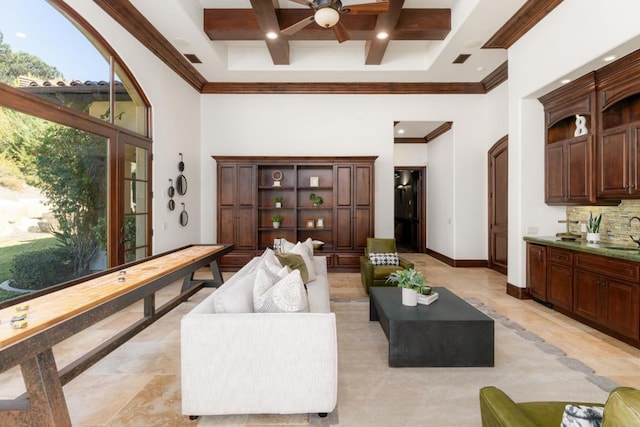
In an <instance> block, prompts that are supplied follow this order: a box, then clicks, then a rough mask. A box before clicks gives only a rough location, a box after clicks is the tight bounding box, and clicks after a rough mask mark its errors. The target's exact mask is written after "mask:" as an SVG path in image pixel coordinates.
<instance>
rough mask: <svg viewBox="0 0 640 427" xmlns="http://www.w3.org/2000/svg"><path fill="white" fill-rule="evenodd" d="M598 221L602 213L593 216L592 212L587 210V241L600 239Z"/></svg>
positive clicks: (593, 241)
mask: <svg viewBox="0 0 640 427" xmlns="http://www.w3.org/2000/svg"><path fill="white" fill-rule="evenodd" d="M600 221H602V214H601V213H600V214H598V215H597V216H593V212H589V220H588V221H587V242H588V243H598V242H599V241H600Z"/></svg>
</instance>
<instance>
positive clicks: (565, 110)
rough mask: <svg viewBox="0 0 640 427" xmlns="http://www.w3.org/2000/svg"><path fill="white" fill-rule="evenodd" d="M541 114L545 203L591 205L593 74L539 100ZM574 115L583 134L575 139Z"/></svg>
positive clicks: (592, 195)
mask: <svg viewBox="0 0 640 427" xmlns="http://www.w3.org/2000/svg"><path fill="white" fill-rule="evenodd" d="M540 102H542V104H543V105H544V111H545V128H546V132H545V203H547V204H549V205H577V204H593V203H595V201H596V191H595V156H594V153H595V147H594V140H593V135H594V134H595V129H596V127H595V118H594V115H593V113H594V111H595V74H594V73H590V74H588V75H586V76H584V77H581V78H580V79H577V80H574V81H573V82H571V83H569V84H567V85H565V86H562V87H560V88H559V89H556V90H555V91H553V92H551V93H549V94H547V95H545V96H543V97H541V98H540ZM576 115H581V116H583V117H584V118H585V120H586V121H585V126H586V131H587V133H585V134H582V135H577V136H576V135H575V131H576Z"/></svg>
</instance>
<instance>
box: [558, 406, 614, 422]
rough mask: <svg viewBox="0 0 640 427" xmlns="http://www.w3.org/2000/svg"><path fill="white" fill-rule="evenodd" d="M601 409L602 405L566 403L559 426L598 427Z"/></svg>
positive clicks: (600, 420) (602, 409)
mask: <svg viewBox="0 0 640 427" xmlns="http://www.w3.org/2000/svg"><path fill="white" fill-rule="evenodd" d="M603 411H604V408H603V407H602V406H586V405H567V406H565V408H564V414H563V415H562V424H561V427H600V426H601V425H602V412H603Z"/></svg>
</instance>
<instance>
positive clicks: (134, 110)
mask: <svg viewBox="0 0 640 427" xmlns="http://www.w3.org/2000/svg"><path fill="white" fill-rule="evenodd" d="M115 73H116V85H115V95H116V100H115V104H116V115H115V117H114V120H115V121H114V123H115V124H117V125H118V126H122V127H124V128H126V129H129V130H132V131H134V132H137V133H139V134H141V135H146V134H147V116H146V106H145V103H144V101H143V100H142V98H141V97H140V95H139V94H138V92H137V91H136V89H135V87H134V86H133V84H132V83H131V82H130V81H129V79H128V77H127V75H126V74H125V73H124V72H123V71H122V69H121V68H120V66H119V65H117V64H116V67H115Z"/></svg>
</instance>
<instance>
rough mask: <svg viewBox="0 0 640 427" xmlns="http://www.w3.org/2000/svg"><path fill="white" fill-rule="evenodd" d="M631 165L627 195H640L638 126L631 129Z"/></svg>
mask: <svg viewBox="0 0 640 427" xmlns="http://www.w3.org/2000/svg"><path fill="white" fill-rule="evenodd" d="M631 136H632V138H631V151H630V152H631V158H630V160H631V164H630V166H629V172H630V174H629V175H630V178H629V194H631V195H633V196H635V197H638V195H640V125H637V126H633V127H632V128H631Z"/></svg>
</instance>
